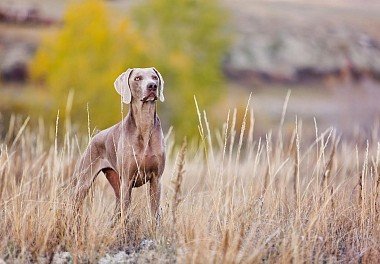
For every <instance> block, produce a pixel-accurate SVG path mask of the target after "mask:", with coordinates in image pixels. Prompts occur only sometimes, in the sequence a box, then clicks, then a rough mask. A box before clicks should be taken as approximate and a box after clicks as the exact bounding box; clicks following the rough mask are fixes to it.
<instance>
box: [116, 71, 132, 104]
mask: <svg viewBox="0 0 380 264" xmlns="http://www.w3.org/2000/svg"><path fill="white" fill-rule="evenodd" d="M132 71H133V69H128V70H126V71H125V72H123V73H122V74H120V75H119V77H117V78H116V80H115V82H114V83H113V85H114V86H115V89H116V91H117V92H118V94H120V95H121V97H122V99H123V103H125V104H129V103H130V102H131V99H132V96H131V89H130V87H129V77H130V76H131V74H132Z"/></svg>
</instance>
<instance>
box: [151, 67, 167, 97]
mask: <svg viewBox="0 0 380 264" xmlns="http://www.w3.org/2000/svg"><path fill="white" fill-rule="evenodd" d="M152 69H153V70H154V72H155V73H156V74H157V76H158V79H159V81H160V86H159V89H158V95H159V98H160V101H161V102H163V101H165V97H164V84H165V82H164V79H163V78H162V76H161V74H160V73H159V72H158V71H157V70H156V69H155V68H154V67H153V68H152Z"/></svg>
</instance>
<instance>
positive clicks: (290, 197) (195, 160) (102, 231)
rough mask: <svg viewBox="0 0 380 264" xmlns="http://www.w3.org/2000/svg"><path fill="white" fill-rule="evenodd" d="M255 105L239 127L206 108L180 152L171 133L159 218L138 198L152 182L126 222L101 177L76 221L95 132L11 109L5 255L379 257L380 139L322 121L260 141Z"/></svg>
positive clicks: (3, 185)
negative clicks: (85, 155)
mask: <svg viewBox="0 0 380 264" xmlns="http://www.w3.org/2000/svg"><path fill="white" fill-rule="evenodd" d="M248 110H249V107H247V109H246V115H244V120H243V127H242V128H241V129H240V134H239V133H237V132H236V130H237V129H238V128H235V127H234V126H235V125H234V124H236V120H235V119H236V111H234V112H233V114H232V115H231V116H230V115H229V116H228V118H227V121H226V123H225V124H223V127H221V128H220V129H215V133H211V132H212V131H210V130H209V126H208V123H207V119H206V115H205V114H204V113H203V114H201V111H198V114H199V118H200V121H201V122H200V126H199V130H200V131H201V135H202V137H201V144H200V145H198V144H196V143H194V142H190V143H189V144H188V146H187V147H186V145H185V144H184V145H183V146H182V148H181V150H180V151H179V155H178V158H176V157H177V154H176V153H177V151H178V150H177V147H176V142H174V140H173V138H172V137H170V136H169V139H168V140H167V150H168V165H167V167H166V170H165V173H164V175H163V179H162V181H163V186H164V192H163V199H162V204H161V206H162V210H163V213H162V215H163V216H162V220H161V223H160V226H158V227H155V226H153V225H152V221H150V219H149V217H148V215H149V212H148V210H145V209H141V208H148V207H146V206H141V204H142V203H144V204H145V203H147V202H148V199H147V196H148V193H147V189H145V187H142V188H139V189H138V191H137V194H136V195H137V196H138V197H137V199H136V198H135V199H133V201H134V204H133V205H132V208H133V209H132V210H131V212H130V215H129V218H128V222H127V224H126V226H124V225H121V224H112V222H111V218H110V215H111V213H112V211H113V208H114V206H113V205H112V202H113V200H114V199H113V194H112V190H111V188H110V187H109V186H108V185H107V183H106V181H105V180H104V179H103V178H104V177H103V175H99V177H98V178H100V179H97V181H96V183H95V187H93V188H94V189H96V191H94V192H92V195H90V197H89V198H88V199H87V202H86V205H85V210H83V214H84V219H85V223H84V224H82V225H79V226H78V224H77V222H76V221H75V217H74V215H73V212H72V211H71V210H72V209H71V201H70V199H69V196H68V190H67V189H65V186H67V183H68V182H69V181H70V180H71V179H72V178H71V173H72V170H73V166H74V163H75V161H76V160H77V158H78V155H79V151H78V150H79V146H82V147H83V144H82V143H84V142H86V140H85V138H86V137H84V138H77V137H75V136H74V135H72V134H71V132H70V131H67V133H66V135H65V136H64V137H62V138H57V136H56V135H57V133H56V131H54V129H53V130H48V129H46V128H45V127H44V125H43V123H42V122H41V124H40V126H39V127H38V128H37V129H31V128H29V127H28V124H27V121H25V122H24V123H23V122H21V121H20V120H18V121H17V119H13V120H14V121H12V122H11V124H13V125H11V126H10V129H9V132H8V133H7V136H6V137H5V138H4V139H2V140H1V142H0V151H1V152H0V197H1V203H0V219H1V221H0V258H3V259H4V260H5V261H7V262H14V261H16V260H18V261H21V262H37V261H39V262H43V261H46V262H47V261H53V262H54V261H55V260H56V259H57V258H58V257H59V256H64V257H67V258H68V259H70V258H74V259H77V260H78V261H79V262H86V261H90V262H96V261H99V260H101V261H102V263H106V261H107V259H108V260H109V258H110V256H115V257H121V258H124V259H125V258H127V257H132V256H133V259H134V260H135V261H137V262H144V261H147V260H150V261H154V262H172V261H174V260H177V261H179V262H196V263H200V262H202V263H208V262H210V263H211V262H213V263H214V262H217V263H235V262H236V263H237V262H239V263H256V262H267V261H268V262H272V263H279V262H296V263H298V262H333V263H334V262H349V261H350V262H351V261H354V262H356V261H361V262H364V263H371V262H372V263H373V262H375V261H376V260H378V259H379V258H380V249H379V244H380V229H379V224H378V223H379V209H380V205H379V192H380V186H379V182H380V175H379V174H380V173H379V171H380V143H379V140H378V137H376V138H374V139H372V140H370V141H367V140H365V139H359V138H358V139H355V140H353V139H351V140H347V139H344V138H342V139H339V137H338V136H337V135H335V132H334V131H333V130H331V129H329V130H326V131H319V130H318V127H317V126H316V128H315V136H314V137H311V136H308V135H304V134H303V133H302V122H301V121H300V120H297V121H296V126H295V128H294V130H293V132H292V133H291V134H290V135H288V134H287V133H284V132H282V124H283V121H281V124H280V127H279V131H278V133H275V134H276V136H274V134H272V133H271V132H269V133H268V134H267V136H266V137H265V139H264V138H260V139H257V140H254V136H253V134H254V129H253V128H254V127H253V124H254V123H253V122H254V118H253V115H252V113H253V112H252V111H248ZM284 114H285V107H284V112H283V115H284ZM245 126H247V130H246V129H245ZM58 134H59V133H58ZM214 135H215V136H214ZM235 135H238V136H237V138H236V139H235ZM78 142H79V143H78ZM80 149H82V148H80ZM171 178H174V180H171ZM147 239H148V240H147ZM146 241H154V242H153V243H154V246H153V247H152V246H151V244H150V243H151V242H149V243H148V242H146ZM146 244H148V246H147V245H146ZM65 252H66V253H65ZM67 252H69V253H67ZM117 252H118V253H117ZM65 254H66V255H65ZM107 254H108V255H107ZM104 256H107V257H106V258H104Z"/></svg>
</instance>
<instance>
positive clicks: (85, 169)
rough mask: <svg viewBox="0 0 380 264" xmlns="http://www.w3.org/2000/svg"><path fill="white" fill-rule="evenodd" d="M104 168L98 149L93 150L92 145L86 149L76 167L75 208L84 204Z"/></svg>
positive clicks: (77, 209) (77, 208)
mask: <svg viewBox="0 0 380 264" xmlns="http://www.w3.org/2000/svg"><path fill="white" fill-rule="evenodd" d="M102 168H103V162H102V159H101V158H100V156H99V155H98V153H96V151H92V150H91V146H89V148H88V149H87V150H86V153H85V155H83V157H82V158H81V159H80V160H79V162H78V164H77V166H76V169H75V189H74V195H73V198H74V201H73V202H74V208H75V210H76V211H79V209H80V208H81V206H82V203H83V200H84V198H85V197H86V195H87V193H88V191H89V189H90V187H91V185H92V183H93V182H94V180H95V178H96V176H97V175H98V174H99V172H100V171H101V170H102Z"/></svg>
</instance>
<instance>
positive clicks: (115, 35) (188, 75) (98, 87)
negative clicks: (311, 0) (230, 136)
mask: <svg viewBox="0 0 380 264" xmlns="http://www.w3.org/2000/svg"><path fill="white" fill-rule="evenodd" d="M131 17H132V18H133V19H134V22H135V23H136V25H135V26H136V28H137V30H133V27H132V26H131V22H130V21H129V20H128V18H126V19H124V20H123V21H117V19H116V18H112V23H111V21H110V15H109V13H108V11H107V8H106V6H105V4H104V3H103V2H102V1H100V0H85V1H82V2H79V3H75V4H72V5H70V6H69V8H68V10H67V12H66V15H65V17H64V25H63V27H62V28H61V29H60V30H58V32H56V33H55V34H53V35H51V36H48V37H47V38H46V39H44V41H43V42H42V45H41V46H40V48H39V50H38V52H37V55H36V56H35V58H34V60H33V62H32V64H31V73H32V77H33V79H34V80H37V81H42V83H44V84H45V86H46V88H45V89H46V91H47V92H48V93H49V94H51V96H52V98H53V100H54V105H58V106H59V107H60V108H61V109H62V110H64V108H65V106H66V101H67V95H68V94H69V91H70V90H73V91H74V100H73V106H72V116H73V121H74V122H79V121H85V120H86V119H87V112H86V104H87V102H89V108H90V115H91V123H92V124H93V125H96V126H97V127H99V128H104V127H106V126H108V125H111V124H113V123H115V122H117V121H119V120H120V116H121V115H120V103H119V102H120V99H119V97H118V95H117V94H116V92H115V91H114V88H113V82H114V80H115V78H116V77H117V76H118V74H119V73H120V72H122V71H124V70H126V68H128V67H149V66H155V67H156V68H157V69H158V70H159V71H160V72H161V73H162V74H163V76H164V78H165V82H166V93H165V97H166V102H165V103H164V104H162V105H161V104H160V106H159V107H161V106H162V107H163V109H160V115H162V116H164V117H163V118H162V120H165V121H167V120H169V122H166V125H171V124H174V128H175V131H176V133H177V136H180V137H182V136H183V135H190V136H191V135H194V134H196V133H198V131H197V115H196V111H195V105H194V100H193V95H196V96H197V99H198V102H199V103H200V105H201V107H202V108H208V107H211V106H212V105H213V104H214V103H215V102H216V101H217V100H218V98H219V97H220V95H221V94H222V91H223V89H224V87H223V76H222V73H221V60H222V56H223V54H224V52H225V49H226V45H227V38H226V34H225V31H224V28H223V27H224V18H225V13H224V12H223V10H222V9H221V8H220V7H219V6H218V3H217V1H215V0H210V1H172V0H148V1H144V2H142V3H141V4H138V5H135V6H134V8H133V9H132V12H131ZM52 112H53V113H54V114H55V113H56V112H55V111H52ZM61 112H63V111H61ZM83 127H85V126H83Z"/></svg>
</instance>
